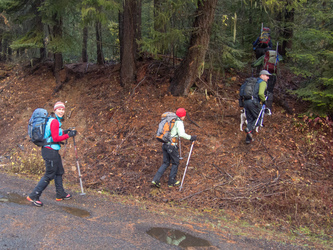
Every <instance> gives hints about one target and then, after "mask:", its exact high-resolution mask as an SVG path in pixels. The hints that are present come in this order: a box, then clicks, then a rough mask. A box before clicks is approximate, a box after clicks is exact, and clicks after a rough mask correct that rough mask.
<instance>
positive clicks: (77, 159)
mask: <svg viewBox="0 0 333 250" xmlns="http://www.w3.org/2000/svg"><path fill="white" fill-rule="evenodd" d="M73 142H74V150H75V156H76V166H77V171H78V173H79V178H80V187H81V194H80V195H86V194H85V193H84V192H83V186H82V176H81V171H80V164H79V158H78V156H77V149H76V144H75V136H73Z"/></svg>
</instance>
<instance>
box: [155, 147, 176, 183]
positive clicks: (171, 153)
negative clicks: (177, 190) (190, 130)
mask: <svg viewBox="0 0 333 250" xmlns="http://www.w3.org/2000/svg"><path fill="white" fill-rule="evenodd" d="M162 150H163V163H162V166H161V167H160V168H159V169H158V171H157V173H156V174H155V177H154V179H153V181H155V182H159V181H160V179H161V177H162V175H163V174H164V172H165V170H166V169H167V168H168V167H169V165H170V163H171V164H172V166H171V170H170V175H169V181H168V185H173V184H175V182H176V175H177V172H178V165H179V153H178V148H177V147H176V146H172V145H171V144H168V143H164V144H163V145H162Z"/></svg>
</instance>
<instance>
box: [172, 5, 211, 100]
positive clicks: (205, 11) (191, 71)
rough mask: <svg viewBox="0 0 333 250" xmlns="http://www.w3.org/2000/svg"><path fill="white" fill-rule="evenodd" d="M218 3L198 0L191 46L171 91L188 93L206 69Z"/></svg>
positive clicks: (173, 80) (175, 77)
mask: <svg viewBox="0 0 333 250" xmlns="http://www.w3.org/2000/svg"><path fill="white" fill-rule="evenodd" d="M216 4H217V0H206V1H204V0H198V9H197V11H196V19H195V21H194V24H193V32H192V35H191V41H190V46H189V48H188V52H187V55H186V57H185V59H184V60H183V61H182V63H181V64H180V66H179V67H178V68H177V69H176V71H175V76H174V78H173V79H172V81H171V85H170V91H171V93H172V94H173V95H188V93H189V90H190V88H191V87H192V86H193V84H194V82H195V80H196V79H197V78H198V77H200V74H201V73H200V72H202V70H203V69H204V65H205V56H206V51H207V49H208V45H209V39H210V31H211V27H212V23H213V20H214V12H215V7H216Z"/></svg>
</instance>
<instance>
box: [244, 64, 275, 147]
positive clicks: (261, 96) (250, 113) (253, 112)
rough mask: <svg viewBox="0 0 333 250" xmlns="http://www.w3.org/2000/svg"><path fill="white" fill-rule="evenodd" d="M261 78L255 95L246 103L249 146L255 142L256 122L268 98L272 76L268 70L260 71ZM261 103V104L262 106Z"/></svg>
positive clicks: (256, 86)
mask: <svg viewBox="0 0 333 250" xmlns="http://www.w3.org/2000/svg"><path fill="white" fill-rule="evenodd" d="M259 74H260V77H259V78H258V80H257V83H256V85H255V86H254V91H253V92H254V93H257V94H254V95H253V98H252V99H248V100H245V101H244V108H245V110H246V119H247V128H246V129H245V132H246V139H245V142H246V143H247V144H249V143H251V141H253V133H252V131H253V130H254V126H255V122H256V120H257V118H258V115H259V113H260V110H261V108H262V105H261V104H265V101H266V96H265V92H266V89H267V81H268V79H269V76H270V75H271V74H270V73H269V72H268V71H267V70H262V71H260V73H259ZM260 103H261V104H260Z"/></svg>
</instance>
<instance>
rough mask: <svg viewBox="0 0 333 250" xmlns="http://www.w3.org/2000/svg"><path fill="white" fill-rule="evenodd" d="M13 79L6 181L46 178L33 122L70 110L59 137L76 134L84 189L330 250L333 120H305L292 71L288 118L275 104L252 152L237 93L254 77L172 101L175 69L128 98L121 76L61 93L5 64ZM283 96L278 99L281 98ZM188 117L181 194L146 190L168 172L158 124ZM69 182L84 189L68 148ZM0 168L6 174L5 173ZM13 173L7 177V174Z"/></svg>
mask: <svg viewBox="0 0 333 250" xmlns="http://www.w3.org/2000/svg"><path fill="white" fill-rule="evenodd" d="M1 70H3V71H6V72H7V75H6V76H5V77H4V78H3V79H2V80H1V82H0V96H1V105H0V109H1V113H2V114H3V117H4V119H2V121H0V126H1V129H2V131H3V133H1V135H0V137H1V138H0V140H1V145H0V156H1V161H2V162H4V163H6V167H1V168H0V169H1V170H2V171H10V172H12V173H18V174H20V175H37V176H41V175H42V173H43V171H44V166H43V160H42V159H41V156H40V152H39V150H40V149H39V148H37V147H36V146H34V145H33V144H32V143H31V142H29V140H28V137H27V131H26V130H27V123H28V120H29V118H30V116H31V114H32V112H33V110H34V109H35V108H37V107H44V108H47V109H48V110H50V111H51V110H52V107H53V104H54V103H55V102H56V101H58V100H62V101H64V102H66V117H65V119H66V121H65V122H64V123H63V124H64V128H68V127H75V128H76V130H77V131H78V135H77V137H76V143H77V146H78V152H79V157H80V165H81V173H82V176H83V180H84V187H85V188H90V189H94V190H100V191H104V192H110V193H112V194H118V195H129V196H133V197H136V198H138V199H142V200H146V201H150V202H154V203H156V204H157V203H163V204H170V205H171V204H172V205H174V206H190V207H192V208H194V209H198V210H202V211H204V210H205V211H207V210H209V211H212V213H216V214H218V213H221V211H223V212H224V213H226V214H228V215H229V216H230V218H231V219H242V220H246V221H248V222H249V223H251V224H253V225H257V226H259V227H263V228H267V227H268V228H274V229H276V230H280V231H283V232H288V233H291V234H294V235H296V236H297V237H300V239H301V241H303V240H304V242H308V241H312V242H315V241H321V242H326V243H327V244H328V245H331V246H332V235H333V232H332V222H333V178H332V177H333V160H332V159H333V150H332V143H333V139H332V129H333V125H332V121H330V120H329V119H328V118H319V117H311V116H310V115H308V116H306V115H304V114H303V112H304V111H305V109H304V105H305V104H304V103H302V102H300V101H299V100H297V98H295V96H293V95H291V94H290V93H289V92H288V91H287V90H288V89H290V88H291V87H290V86H295V85H297V84H298V81H299V78H298V77H296V76H294V75H292V74H291V73H290V72H288V71H287V69H285V71H284V72H283V76H284V77H283V78H282V77H280V78H279V79H278V83H277V85H276V89H277V90H276V93H277V94H278V95H279V96H280V98H282V99H283V100H285V102H287V104H288V105H289V106H290V107H291V109H292V110H293V114H289V113H287V112H286V111H285V110H284V109H283V108H282V107H281V106H280V105H278V104H277V103H274V106H273V110H272V115H271V116H265V121H264V125H265V126H264V127H263V128H261V129H260V130H259V133H256V134H255V141H254V142H253V143H251V144H250V145H246V144H245V133H244V132H241V131H240V128H239V123H240V118H239V116H240V108H239V107H238V91H239V87H240V85H241V83H242V82H243V81H244V79H245V77H247V75H248V74H246V73H239V72H233V71H230V72H229V73H228V74H227V75H226V77H225V78H222V77H218V76H214V77H213V79H212V80H210V79H211V78H210V77H209V76H208V75H207V76H206V75H205V74H204V75H203V76H202V77H201V78H200V80H198V82H197V84H196V86H195V87H194V88H193V89H192V92H191V94H190V95H189V96H187V97H175V96H171V95H170V94H169V93H168V86H169V82H170V78H171V77H172V73H173V69H172V67H170V66H169V65H167V64H166V63H163V62H159V61H154V60H150V61H144V62H141V64H140V65H139V67H138V79H137V83H136V85H134V86H133V89H131V90H128V91H125V90H124V89H123V88H122V87H121V86H120V84H119V66H118V65H108V66H105V67H95V68H93V70H91V71H88V72H87V73H86V74H84V75H83V76H82V75H80V76H78V75H75V74H74V75H71V76H68V75H66V72H65V70H63V71H62V78H63V79H65V78H66V77H69V81H68V82H67V83H66V84H64V85H63V87H62V88H61V89H60V91H59V92H58V93H56V94H53V90H54V88H55V87H56V86H55V82H54V78H53V76H52V73H51V71H50V69H49V68H48V67H46V66H42V67H40V68H39V69H38V70H36V71H34V72H33V73H31V72H30V71H29V70H28V69H22V68H21V67H19V66H15V67H9V66H8V65H1ZM282 95H283V96H282ZM179 107H184V108H185V109H186V110H187V112H188V114H189V117H190V118H191V120H192V121H194V122H191V121H190V120H189V119H186V120H185V128H186V132H187V133H188V134H192V135H197V136H198V140H197V141H196V142H195V143H194V147H193V153H192V155H191V159H190V162H189V168H188V171H187V173H186V178H185V181H184V187H183V190H182V191H181V192H180V191H179V190H178V189H176V188H172V189H170V188H168V187H167V177H168V174H169V170H167V171H166V173H165V174H164V176H163V177H162V179H161V183H162V187H161V188H160V189H157V188H155V187H153V186H152V185H151V181H152V178H153V176H154V174H155V173H156V171H157V169H158V168H159V166H160V164H161V161H162V150H161V144H160V143H159V142H158V141H157V140H156V139H155V132H156V130H157V126H158V123H159V120H160V115H161V114H162V113H163V112H165V111H175V110H176V109H177V108H179ZM181 146H182V148H181V152H182V156H183V160H182V161H181V163H180V166H179V171H178V179H181V178H182V176H183V171H184V168H185V164H186V160H187V157H188V153H189V149H190V142H188V141H185V140H182V144H181ZM61 154H62V155H63V163H64V166H65V169H66V174H65V177H64V179H65V180H66V181H68V182H70V183H72V184H77V183H78V176H77V171H76V165H75V154H74V148H73V142H72V141H71V140H69V141H68V144H67V145H66V146H63V148H62V150H61ZM1 166H5V165H4V164H2V165H1ZM8 166H9V167H8Z"/></svg>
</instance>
